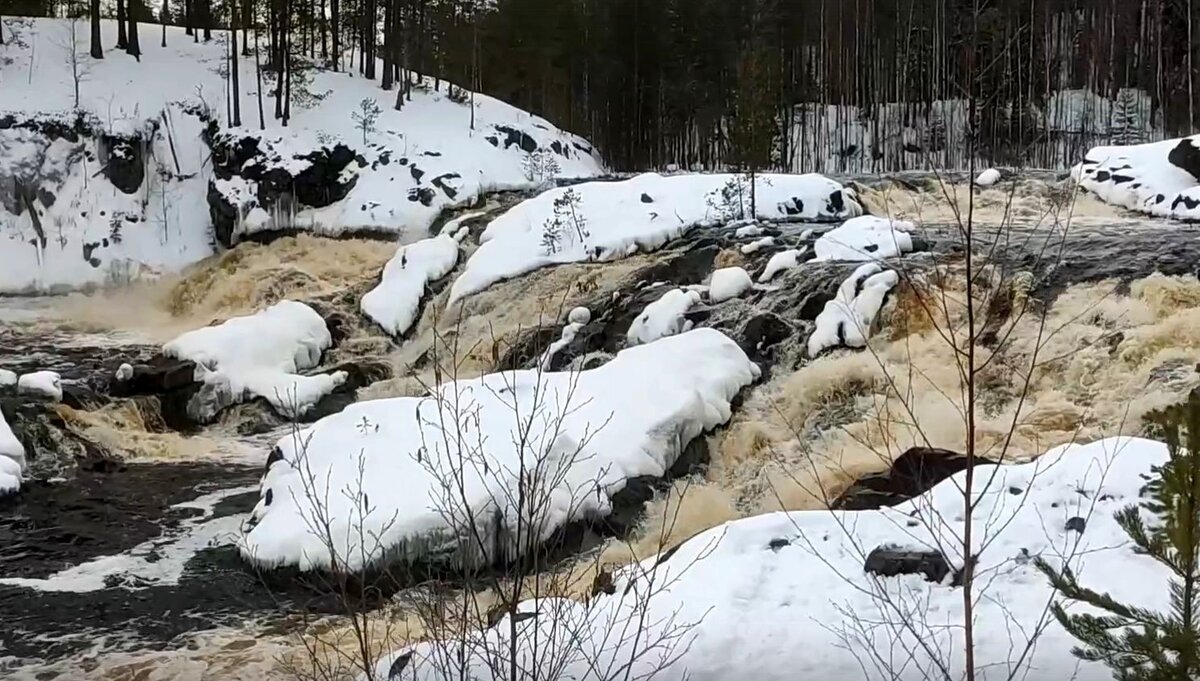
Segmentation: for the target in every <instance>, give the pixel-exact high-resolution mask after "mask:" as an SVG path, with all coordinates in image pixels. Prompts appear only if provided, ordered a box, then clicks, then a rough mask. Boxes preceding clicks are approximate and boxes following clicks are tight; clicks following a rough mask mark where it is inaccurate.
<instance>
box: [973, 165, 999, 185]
mask: <svg viewBox="0 0 1200 681" xmlns="http://www.w3.org/2000/svg"><path fill="white" fill-rule="evenodd" d="M1000 177H1001V175H1000V171H999V170H996V169H995V168H988V169H987V170H984V171H983V172H981V173H979V175H978V176H976V178H975V186H976V187H992V186H994V185H995V184H996V183H997V182H999V181H1000Z"/></svg>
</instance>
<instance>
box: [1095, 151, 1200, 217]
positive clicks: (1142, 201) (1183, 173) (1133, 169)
mask: <svg viewBox="0 0 1200 681" xmlns="http://www.w3.org/2000/svg"><path fill="white" fill-rule="evenodd" d="M1072 175H1073V177H1074V178H1075V179H1076V180H1077V181H1078V182H1079V186H1080V187H1082V188H1083V189H1086V190H1087V191H1090V192H1092V193H1094V194H1095V195H1096V196H1097V197H1099V198H1100V200H1102V201H1104V202H1105V203H1110V204H1113V205H1115V206H1121V207H1123V208H1129V209H1130V210H1136V211H1139V212H1142V213H1148V214H1150V215H1154V216H1158V217H1165V218H1179V219H1183V220H1198V219H1200V135H1198V136H1193V137H1185V138H1183V139H1171V140H1163V141H1161V142H1152V143H1150V144H1136V145H1130V146H1114V147H1095V148H1093V149H1091V150H1090V151H1088V153H1087V155H1086V156H1085V157H1084V160H1083V163H1081V164H1079V165H1077V166H1075V167H1074V168H1073V169H1072Z"/></svg>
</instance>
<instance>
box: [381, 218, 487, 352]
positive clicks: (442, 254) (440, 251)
mask: <svg viewBox="0 0 1200 681" xmlns="http://www.w3.org/2000/svg"><path fill="white" fill-rule="evenodd" d="M464 235H465V232H463V233H458V234H456V233H445V232H443V233H442V234H439V235H437V236H435V237H431V238H429V239H423V240H421V241H418V242H416V243H413V244H409V245H407V246H401V247H400V248H398V249H397V250H396V255H394V256H392V259H391V260H389V261H388V263H387V264H386V265H384V267H383V276H382V278H381V279H380V281H379V285H378V286H376V287H375V288H373V289H371V290H370V291H368V292H367V294H366V295H364V296H363V298H362V303H361V307H362V311H363V314H365V315H367V316H368V317H370V318H371V319H373V320H374V321H375V323H376V324H379V326H381V327H383V330H384V331H386V332H387V333H389V334H391V335H392V336H402V335H404V334H405V333H406V332H407V331H408V330H409V329H410V328H411V327H412V325H413V323H414V322H416V320H417V313H418V311H420V309H421V298H422V297H424V295H425V291H426V288H427V287H428V285H429V284H430V283H432V282H435V281H437V280H438V279H441V278H442V277H444V276H446V275H447V274H450V271H451V270H453V269H454V266H455V265H456V264H458V245H459V240H460V239H461V238H462V236H464Z"/></svg>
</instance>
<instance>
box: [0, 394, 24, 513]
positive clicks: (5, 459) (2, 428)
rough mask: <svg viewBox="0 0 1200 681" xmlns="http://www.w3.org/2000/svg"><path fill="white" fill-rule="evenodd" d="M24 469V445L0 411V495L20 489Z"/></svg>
mask: <svg viewBox="0 0 1200 681" xmlns="http://www.w3.org/2000/svg"><path fill="white" fill-rule="evenodd" d="M24 471H25V447H24V446H23V445H22V444H21V441H20V440H18V439H17V436H16V435H14V434H13V432H12V428H10V427H9V425H8V421H7V420H5V418H4V413H3V412H0V495H4V494H9V493H11V492H16V491H17V490H19V489H21V478H22V474H23V473H24Z"/></svg>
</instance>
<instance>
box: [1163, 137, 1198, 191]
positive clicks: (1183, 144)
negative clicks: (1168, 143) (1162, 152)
mask: <svg viewBox="0 0 1200 681" xmlns="http://www.w3.org/2000/svg"><path fill="white" fill-rule="evenodd" d="M1167 162H1169V163H1170V164H1171V165H1173V166H1175V167H1176V168H1179V169H1180V170H1182V171H1184V172H1185V173H1187V174H1189V175H1191V176H1192V177H1193V178H1194V179H1196V180H1197V181H1200V149H1197V148H1196V145H1195V144H1193V143H1192V140H1191V138H1188V137H1185V138H1183V139H1181V140H1179V144H1176V145H1175V148H1173V149H1171V151H1170V153H1168V154H1167Z"/></svg>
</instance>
